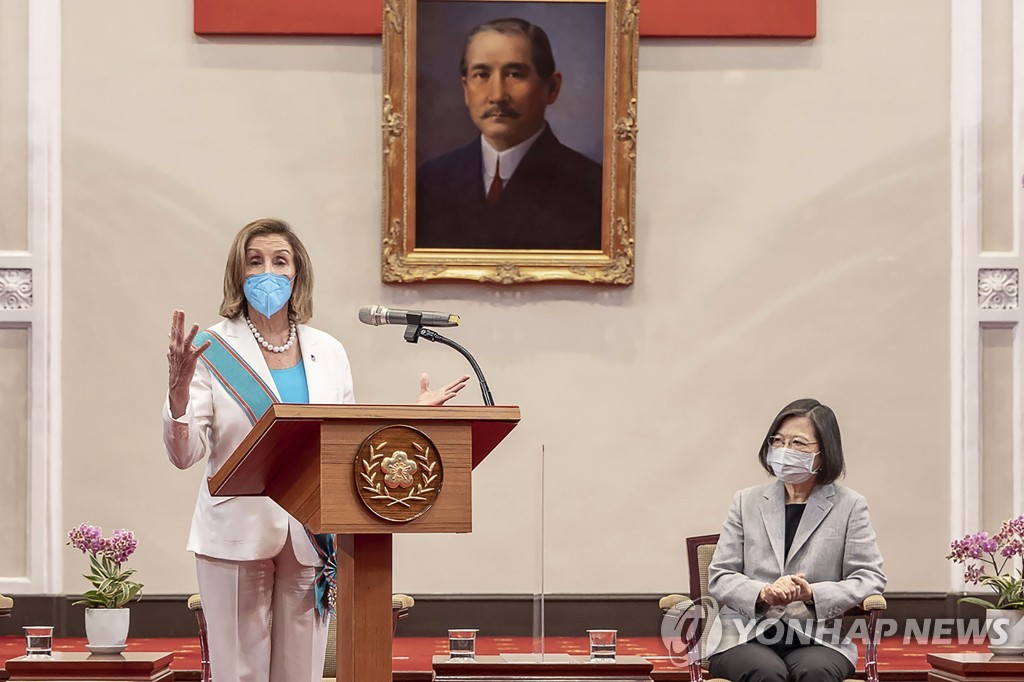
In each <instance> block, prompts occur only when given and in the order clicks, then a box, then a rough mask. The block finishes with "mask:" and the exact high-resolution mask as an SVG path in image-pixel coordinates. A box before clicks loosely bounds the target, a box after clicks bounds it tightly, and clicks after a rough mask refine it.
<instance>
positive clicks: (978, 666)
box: [928, 654, 1024, 682]
mask: <svg viewBox="0 0 1024 682" xmlns="http://www.w3.org/2000/svg"><path fill="white" fill-rule="evenodd" d="M928 665H930V666H931V667H932V669H931V670H930V671H929V672H928V682H940V681H942V682H948V681H955V682H963V681H965V680H984V681H985V682H1007V681H1008V680H1024V656H995V655H993V654H928Z"/></svg>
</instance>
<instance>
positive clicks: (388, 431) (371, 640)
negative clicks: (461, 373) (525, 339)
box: [209, 404, 519, 682]
mask: <svg viewBox="0 0 1024 682" xmlns="http://www.w3.org/2000/svg"><path fill="white" fill-rule="evenodd" d="M517 423H519V408H518V407H416V406H397V405H290V404H275V405H273V406H271V408H270V409H269V410H267V413H266V414H264V415H263V417H262V418H261V419H260V420H259V421H258V422H257V423H256V426H254V427H253V429H252V431H251V432H250V433H249V435H248V436H246V438H245V440H243V441H242V443H241V444H240V445H239V446H238V448H237V449H236V450H235V452H234V453H232V455H231V457H230V458H229V459H228V461H227V462H225V464H224V466H222V467H221V468H220V469H219V470H218V471H217V473H216V474H215V475H214V476H213V477H211V478H210V480H209V487H210V493H211V494H212V495H218V496H223V495H231V496H241V495H265V496H267V497H270V498H271V499H272V500H274V501H275V502H277V504H279V505H281V507H283V508H284V509H285V510H286V511H287V512H288V513H289V514H291V515H292V516H294V517H295V518H296V519H298V520H299V522H301V523H302V524H303V525H305V526H306V528H308V529H309V530H310V531H311V532H313V533H336V534H337V537H336V542H337V550H338V574H337V602H336V603H337V619H338V649H337V665H338V680H339V682H390V681H391V636H392V633H391V548H392V544H391V535H392V534H394V533H468V532H470V531H471V530H472V529H473V516H472V510H473V499H472V490H473V488H472V471H473V469H475V468H476V466H477V465H478V464H480V462H482V461H483V459H484V458H485V457H486V456H487V455H488V453H490V452H491V450H493V449H494V447H495V446H496V445H497V444H498V443H500V442H501V440H502V439H503V438H504V437H505V436H506V435H508V433H509V432H510V431H511V430H512V429H513V428H515V426H516V424H517Z"/></svg>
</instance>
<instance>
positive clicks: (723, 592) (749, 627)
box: [707, 480, 885, 665]
mask: <svg viewBox="0 0 1024 682" xmlns="http://www.w3.org/2000/svg"><path fill="white" fill-rule="evenodd" d="M785 497H786V489H785V486H784V485H783V483H782V481H778V480H776V481H773V482H772V483H768V484H767V485H760V486H756V487H753V488H747V489H746V490H741V491H739V492H738V493H736V496H735V497H734V498H733V501H732V507H731V508H730V509H729V516H728V518H726V520H725V524H724V525H723V526H722V534H721V537H720V539H719V541H718V547H717V548H716V549H715V554H714V556H713V557H712V559H711V565H710V566H709V567H708V593H709V594H710V596H711V597H712V598H713V599H715V600H716V601H717V602H718V604H719V606H720V608H721V612H720V615H719V619H718V623H720V625H721V630H720V635H719V633H714V630H715V629H717V627H718V626H717V624H716V625H714V626H713V630H712V633H713V634H714V637H713V638H712V639H709V641H708V645H709V648H708V651H707V653H708V655H710V654H714V653H720V652H722V651H725V650H727V649H730V648H732V647H734V646H736V645H737V644H742V643H743V642H745V641H747V640H749V639H753V637H754V636H755V635H756V634H757V632H758V630H760V629H761V627H763V626H761V625H760V623H761V621H769V622H770V621H774V620H778V619H782V620H785V621H786V623H787V624H788V625H789V626H790V627H792V628H794V629H797V630H799V631H801V632H805V633H808V634H810V636H811V639H813V640H814V641H816V642H818V643H820V644H824V645H825V646H829V647H831V648H833V649H836V650H838V651H840V652H842V653H843V654H844V655H846V657H847V658H849V659H850V661H851V662H852V663H853V664H854V665H856V664H857V649H856V647H855V646H854V644H853V642H851V641H850V640H849V639H840V638H839V636H838V634H835V633H837V632H838V630H837V629H833V630H831V631H825V632H824V633H821V632H820V630H821V628H822V627H824V626H825V625H826V624H825V623H823V622H822V621H828V620H832V619H835V618H838V617H839V616H841V615H842V614H843V613H844V612H845V611H847V610H848V609H850V608H851V607H853V606H856V605H857V604H859V603H860V602H861V601H863V600H864V599H865V598H866V597H868V596H870V595H872V594H879V593H881V592H882V591H883V590H884V589H885V574H884V573H882V555H881V554H880V553H879V551H878V544H877V543H876V542H875V531H874V530H873V529H872V528H871V519H870V518H869V517H868V505H867V502H866V501H865V500H864V497H863V496H862V495H860V494H859V493H857V492H855V491H853V490H850V489H849V488H845V487H843V486H841V485H836V484H834V483H830V484H828V485H820V486H816V487H815V488H814V490H812V491H811V495H810V497H809V498H808V499H807V507H806V508H805V509H804V514H803V517H802V518H801V519H800V525H799V526H798V527H797V531H796V537H795V538H794V539H793V545H792V547H790V550H789V556H788V557H785V556H783V552H784V550H785V525H786V511H785ZM797 573H803V574H804V576H805V578H806V579H807V582H809V583H810V584H811V590H812V593H813V597H814V598H813V605H812V606H809V605H807V604H804V603H803V602H794V603H792V604H788V605H786V606H773V607H765V606H764V605H763V604H762V605H761V606H760V607H757V606H756V605H755V603H756V602H757V598H758V595H759V594H760V593H761V588H762V587H764V585H765V584H766V583H771V582H774V581H775V580H776V579H778V578H779V577H780V576H782V575H793V574H797ZM811 624H814V629H813V630H812V628H811V627H810V625H811Z"/></svg>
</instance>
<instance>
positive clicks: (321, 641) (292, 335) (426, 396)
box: [163, 219, 468, 682]
mask: <svg viewBox="0 0 1024 682" xmlns="http://www.w3.org/2000/svg"><path fill="white" fill-rule="evenodd" d="M312 314H313V268H312V263H311V261H310V258H309V254H308V253H307V251H306V248H305V247H304V246H303V245H302V242H301V241H300V240H299V238H298V236H297V235H296V234H295V232H294V231H292V229H291V228H290V227H289V226H288V224H287V223H285V222H283V221H280V220H276V219H262V220H257V221H255V222H252V223H250V224H248V225H246V226H245V227H243V228H242V229H241V231H239V232H238V234H237V235H236V236H235V239H234V241H233V243H232V244H231V248H230V250H229V252H228V258H227V265H226V267H225V271H224V297H223V301H222V302H221V305H220V315H221V316H222V317H224V318H225V319H224V320H223V321H221V322H219V323H218V324H215V325H213V326H212V327H210V328H209V329H207V330H205V331H202V332H200V331H199V326H198V325H192V327H191V329H190V330H188V331H186V328H185V314H184V313H183V312H182V311H180V310H176V311H175V312H174V315H173V317H172V322H171V331H170V334H169V337H170V342H169V348H168V352H167V360H168V370H169V378H168V393H167V400H166V402H165V404H164V409H163V423H164V427H163V437H164V445H165V447H166V448H167V455H168V457H169V458H170V460H171V462H172V463H173V464H174V465H175V466H176V467H178V468H179V469H186V468H188V467H190V466H192V465H194V464H196V463H197V462H199V461H200V460H202V459H204V458H206V460H207V462H206V476H205V477H204V478H203V481H202V484H201V485H200V486H199V497H198V499H197V500H196V505H195V510H194V512H193V515H192V527H191V530H190V532H189V540H188V549H189V551H191V552H194V553H195V556H196V574H197V577H198V582H199V593H200V596H201V597H202V600H203V611H204V612H205V614H206V620H207V625H208V628H209V645H210V663H211V666H212V676H213V679H215V680H217V681H218V682H233V681H239V682H242V681H245V682H269V681H271V680H273V681H274V682H284V681H285V680H311V681H319V680H320V679H321V678H322V673H323V664H324V653H325V650H326V645H327V617H328V612H329V609H330V606H329V604H328V603H327V600H328V596H329V595H330V585H331V583H332V582H333V573H332V570H333V566H334V557H333V536H311V535H310V534H309V533H308V532H307V531H306V529H305V528H304V527H303V526H302V525H301V524H300V523H299V522H298V521H296V520H295V519H294V518H292V517H291V516H290V515H289V514H288V513H287V512H285V511H284V510H283V509H282V508H281V507H279V506H278V505H277V504H276V503H275V502H273V501H272V500H270V499H268V498H264V497H217V498H213V497H212V496H211V495H210V492H209V489H208V488H207V485H206V478H207V477H209V476H212V475H213V474H214V473H215V472H216V471H217V470H218V469H219V468H220V467H221V466H222V465H223V464H224V462H225V461H226V460H227V459H228V457H229V456H230V455H231V453H232V452H233V451H234V450H235V448H236V447H237V446H238V444H239V443H240V442H241V441H242V439H243V438H244V437H245V435H246V434H247V433H248V432H249V431H250V429H251V428H252V426H253V425H254V424H255V422H256V420H258V419H259V417H260V416H262V415H263V413H264V412H265V411H266V409H267V408H268V407H269V406H270V405H271V404H272V403H274V402H285V403H320V404H324V403H353V402H355V397H354V395H353V392H352V374H351V370H350V367H349V361H348V356H347V355H346V353H345V349H344V347H343V346H342V345H341V343H340V342H339V341H338V340H337V339H335V338H333V337H332V336H330V335H329V334H327V333H325V332H322V331H320V330H318V329H314V328H313V327H310V326H308V325H307V324H306V322H308V321H309V319H310V318H311V317H312ZM467 380H468V377H462V378H460V379H459V380H457V381H454V382H452V383H450V384H448V385H447V386H445V387H444V388H442V389H438V390H434V391H432V390H430V388H429V379H428V378H427V376H426V375H423V377H422V378H421V380H420V389H421V392H420V397H419V400H418V401H417V403H418V404H423V405H441V404H444V403H445V402H446V401H447V400H449V399H450V398H452V397H454V396H455V395H456V394H457V393H458V392H459V391H460V390H461V389H462V388H463V387H464V386H465V385H466V381H467ZM271 614H273V623H274V626H273V628H272V630H271V628H269V623H270V618H271Z"/></svg>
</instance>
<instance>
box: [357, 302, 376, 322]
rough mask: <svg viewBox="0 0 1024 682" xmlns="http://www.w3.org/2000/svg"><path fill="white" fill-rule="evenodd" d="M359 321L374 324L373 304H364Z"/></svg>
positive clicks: (360, 310)
mask: <svg viewBox="0 0 1024 682" xmlns="http://www.w3.org/2000/svg"><path fill="white" fill-rule="evenodd" d="M359 321H360V322H362V323H363V324H373V306H372V305H364V306H363V307H362V308H360V309H359Z"/></svg>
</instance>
